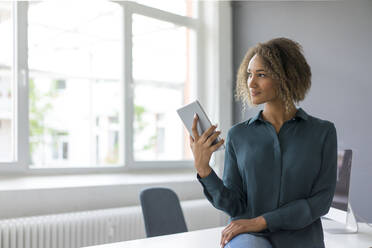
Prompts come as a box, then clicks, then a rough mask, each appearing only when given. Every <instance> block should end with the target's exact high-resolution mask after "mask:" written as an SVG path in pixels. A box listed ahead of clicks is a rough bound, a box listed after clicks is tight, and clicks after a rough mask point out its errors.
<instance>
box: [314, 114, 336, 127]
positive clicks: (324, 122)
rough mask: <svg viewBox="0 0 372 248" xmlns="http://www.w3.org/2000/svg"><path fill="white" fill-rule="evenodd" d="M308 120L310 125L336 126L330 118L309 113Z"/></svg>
mask: <svg viewBox="0 0 372 248" xmlns="http://www.w3.org/2000/svg"><path fill="white" fill-rule="evenodd" d="M308 121H309V124H310V125H312V126H314V127H319V128H324V129H329V128H334V126H335V124H334V123H333V122H332V121H330V120H326V119H322V118H320V117H316V116H313V115H309V114H308Z"/></svg>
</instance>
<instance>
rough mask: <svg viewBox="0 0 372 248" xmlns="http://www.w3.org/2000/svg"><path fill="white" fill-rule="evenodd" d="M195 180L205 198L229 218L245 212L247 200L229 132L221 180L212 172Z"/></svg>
mask: <svg viewBox="0 0 372 248" xmlns="http://www.w3.org/2000/svg"><path fill="white" fill-rule="evenodd" d="M197 178H198V180H199V182H200V183H201V184H202V186H203V190H204V194H205V196H206V198H207V199H208V200H209V201H210V202H211V203H212V205H213V206H214V207H215V208H217V209H220V210H222V211H224V212H225V213H227V214H228V215H230V216H231V217H234V216H237V215H239V214H242V213H244V212H246V207H247V204H246V201H247V198H246V193H245V192H244V189H243V183H242V177H241V175H240V172H239V169H238V164H237V159H236V154H235V151H234V146H233V143H232V140H231V132H230V131H229V132H228V134H227V138H226V149H225V161H224V173H223V180H221V179H220V178H219V177H218V176H217V175H216V173H215V172H214V171H213V170H212V172H211V173H210V174H209V175H208V176H207V177H205V178H201V177H200V176H199V175H197Z"/></svg>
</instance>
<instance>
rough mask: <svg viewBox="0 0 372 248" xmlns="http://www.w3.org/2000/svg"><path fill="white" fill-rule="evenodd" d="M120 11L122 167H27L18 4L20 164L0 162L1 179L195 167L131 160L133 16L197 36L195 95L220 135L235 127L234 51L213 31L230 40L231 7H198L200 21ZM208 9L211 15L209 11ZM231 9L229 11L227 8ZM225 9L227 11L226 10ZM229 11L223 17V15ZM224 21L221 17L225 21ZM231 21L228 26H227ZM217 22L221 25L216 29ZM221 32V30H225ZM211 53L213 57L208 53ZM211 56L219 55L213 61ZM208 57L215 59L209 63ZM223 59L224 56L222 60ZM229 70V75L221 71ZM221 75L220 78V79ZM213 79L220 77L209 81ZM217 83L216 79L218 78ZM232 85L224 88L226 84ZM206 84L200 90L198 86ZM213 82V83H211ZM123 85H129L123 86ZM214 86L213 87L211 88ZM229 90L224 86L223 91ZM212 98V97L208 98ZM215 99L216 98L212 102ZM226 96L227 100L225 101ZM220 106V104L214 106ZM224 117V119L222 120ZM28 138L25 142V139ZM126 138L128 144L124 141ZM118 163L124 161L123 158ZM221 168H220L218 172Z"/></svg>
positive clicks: (23, 11) (134, 6) (17, 9)
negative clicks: (215, 122)
mask: <svg viewBox="0 0 372 248" xmlns="http://www.w3.org/2000/svg"><path fill="white" fill-rule="evenodd" d="M113 2H115V3H117V4H119V5H120V6H121V7H122V11H123V24H124V25H123V28H124V32H123V40H125V41H126V42H125V43H124V46H123V49H122V61H123V70H122V79H121V88H122V95H123V98H122V110H124V113H123V114H122V115H121V119H120V123H122V125H121V126H120V131H121V135H119V142H120V144H121V146H122V147H123V148H124V149H122V150H124V153H123V156H121V157H122V159H121V161H120V162H121V164H120V165H118V166H105V167H96V166H92V167H74V168H66V167H64V168H35V167H31V166H30V165H29V161H30V158H29V113H28V102H29V100H28V79H29V77H28V65H27V61H28V57H27V44H28V40H27V33H28V30H27V12H28V2H14V3H13V4H14V8H13V9H14V17H13V20H14V44H15V47H14V54H15V56H14V57H15V67H14V75H15V76H14V83H13V85H14V87H15V88H16V89H17V90H15V91H14V93H15V94H14V99H15V101H16V104H15V107H16V108H15V109H16V111H15V130H16V132H15V137H16V150H15V152H16V155H17V156H16V158H17V159H16V162H10V163H2V162H0V172H1V173H5V174H6V173H11V174H12V173H17V174H18V173H22V174H31V175H33V174H36V175H39V174H61V173H66V174H81V173H102V172H104V173H114V172H126V171H141V170H147V169H150V170H151V169H172V170H178V169H180V170H185V169H188V168H192V167H193V160H167V161H160V160H156V161H134V159H133V155H134V154H133V145H132V144H133V125H132V123H133V106H134V102H133V89H134V88H133V86H134V81H133V78H132V15H133V14H139V15H142V16H145V17H150V18H155V19H158V20H161V21H167V22H172V23H175V24H177V25H180V26H184V27H186V28H190V29H192V30H194V31H195V36H196V54H197V56H196V61H194V62H195V63H193V64H194V69H195V73H196V82H197V85H196V89H195V90H196V92H195V95H196V97H197V98H198V99H199V101H200V102H201V103H202V104H203V103H204V106H205V107H206V110H207V111H208V112H209V113H211V117H212V118H211V119H214V120H217V121H218V123H220V125H219V126H220V128H221V130H225V132H226V134H227V130H228V128H229V127H230V126H231V120H232V118H231V117H232V113H231V110H232V100H231V96H228V97H226V94H224V93H225V92H226V91H224V90H223V89H224V88H225V87H226V86H227V89H229V88H230V87H231V82H232V73H231V70H230V68H229V67H232V59H231V54H232V51H230V50H228V51H227V52H225V51H224V49H225V48H223V45H224V44H225V43H226V44H227V45H228V49H231V38H232V37H227V40H226V37H223V36H226V34H222V33H219V32H217V33H213V32H215V31H216V30H214V29H215V28H214V27H215V26H216V27H217V31H221V30H218V29H219V27H220V26H225V27H224V28H226V29H227V30H228V35H230V36H231V30H230V29H231V27H229V23H230V24H231V13H230V12H231V4H230V2H226V3H218V2H217V3H204V2H203V1H197V4H198V8H197V9H198V14H197V16H198V17H197V18H192V17H186V16H181V15H177V14H173V13H170V12H167V11H163V10H160V9H156V8H153V7H149V6H145V5H142V4H139V3H135V2H129V1H113ZM205 5H210V6H208V7H212V8H210V10H208V11H206V8H205ZM226 5H227V6H226ZM226 7H227V8H226ZM223 8H226V10H225V12H226V13H223V12H224V11H222V12H221V9H223ZM206 17H208V18H212V19H213V20H211V21H210V22H209V24H208V23H205V20H206V19H205V18H206ZM221 17H223V18H222V19H221ZM225 21H227V23H226V24H227V25H226V24H224V22H225ZM214 22H216V23H217V24H216V25H215V24H214ZM222 31H223V30H222ZM213 35H218V36H217V37H218V40H217V41H215V39H214V37H212V36H213ZM211 42H213V43H214V46H213V47H212V48H208V47H209V46H208V44H210V43H211ZM207 50H209V51H207ZM211 50H213V51H211ZM213 53H217V54H216V55H213ZM209 55H213V56H212V57H216V58H217V62H215V61H216V58H212V57H211V58H207V57H208V56H209ZM221 55H224V56H225V55H226V56H227V59H226V57H225V58H223V59H222V58H221ZM207 62H213V63H211V65H210V66H208V65H206V63H207ZM221 64H224V65H227V66H228V68H227V69H222V70H220V69H221V67H222V68H224V67H225V66H221ZM216 72H217V73H216ZM211 73H215V74H217V75H215V76H211ZM215 77H217V78H215ZM226 78H227V79H228V82H227V84H226V80H225V79H226ZM204 81H205V82H206V83H205V84H202V83H200V82H204ZM212 81H213V82H212ZM124 82H125V83H124ZM213 84H214V85H213ZM223 84H226V86H223ZM211 85H213V86H214V88H215V89H214V90H212V91H211V90H210V88H209V87H210V86H211ZM206 92H208V95H207V94H206ZM215 94H217V96H214V95H215ZM231 95H232V94H231ZM222 96H223V97H222ZM215 103H217V104H215ZM221 116H223V118H221ZM24 137H27V138H24ZM124 137H125V139H124ZM119 157H120V156H119ZM215 163H217V164H221V163H222V164H223V154H221V153H220V154H217V155H216V156H215V155H212V159H211V164H212V166H213V164H215ZM220 167H221V166H220Z"/></svg>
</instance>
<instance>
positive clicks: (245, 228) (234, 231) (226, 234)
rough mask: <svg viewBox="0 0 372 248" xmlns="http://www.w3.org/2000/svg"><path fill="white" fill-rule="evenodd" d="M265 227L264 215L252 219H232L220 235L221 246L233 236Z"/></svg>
mask: <svg viewBox="0 0 372 248" xmlns="http://www.w3.org/2000/svg"><path fill="white" fill-rule="evenodd" d="M266 228H267V224H266V220H265V218H264V217H262V216H259V217H256V218H253V219H240V220H233V221H231V222H230V224H229V225H228V226H227V227H225V229H223V231H222V235H221V242H220V245H221V247H224V246H225V245H226V244H227V242H229V241H230V240H232V239H233V238H234V237H235V236H237V235H238V234H241V233H245V232H259V231H262V230H264V229H266Z"/></svg>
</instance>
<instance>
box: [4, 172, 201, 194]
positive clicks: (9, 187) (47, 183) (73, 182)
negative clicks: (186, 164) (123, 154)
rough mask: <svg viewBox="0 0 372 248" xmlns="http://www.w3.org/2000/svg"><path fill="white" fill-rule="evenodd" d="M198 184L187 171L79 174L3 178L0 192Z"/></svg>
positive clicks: (192, 174)
mask: <svg viewBox="0 0 372 248" xmlns="http://www.w3.org/2000/svg"><path fill="white" fill-rule="evenodd" d="M192 181H196V173H195V172H194V171H192V170H184V171H176V172H172V171H167V172H164V171H161V172H156V170H154V171H141V172H125V173H122V172H120V173H105V174H78V175H38V176H36V175H28V176H19V175H17V176H0V191H14V190H36V189H63V188H78V187H98V186H115V185H136V184H154V183H170V182H192Z"/></svg>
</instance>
